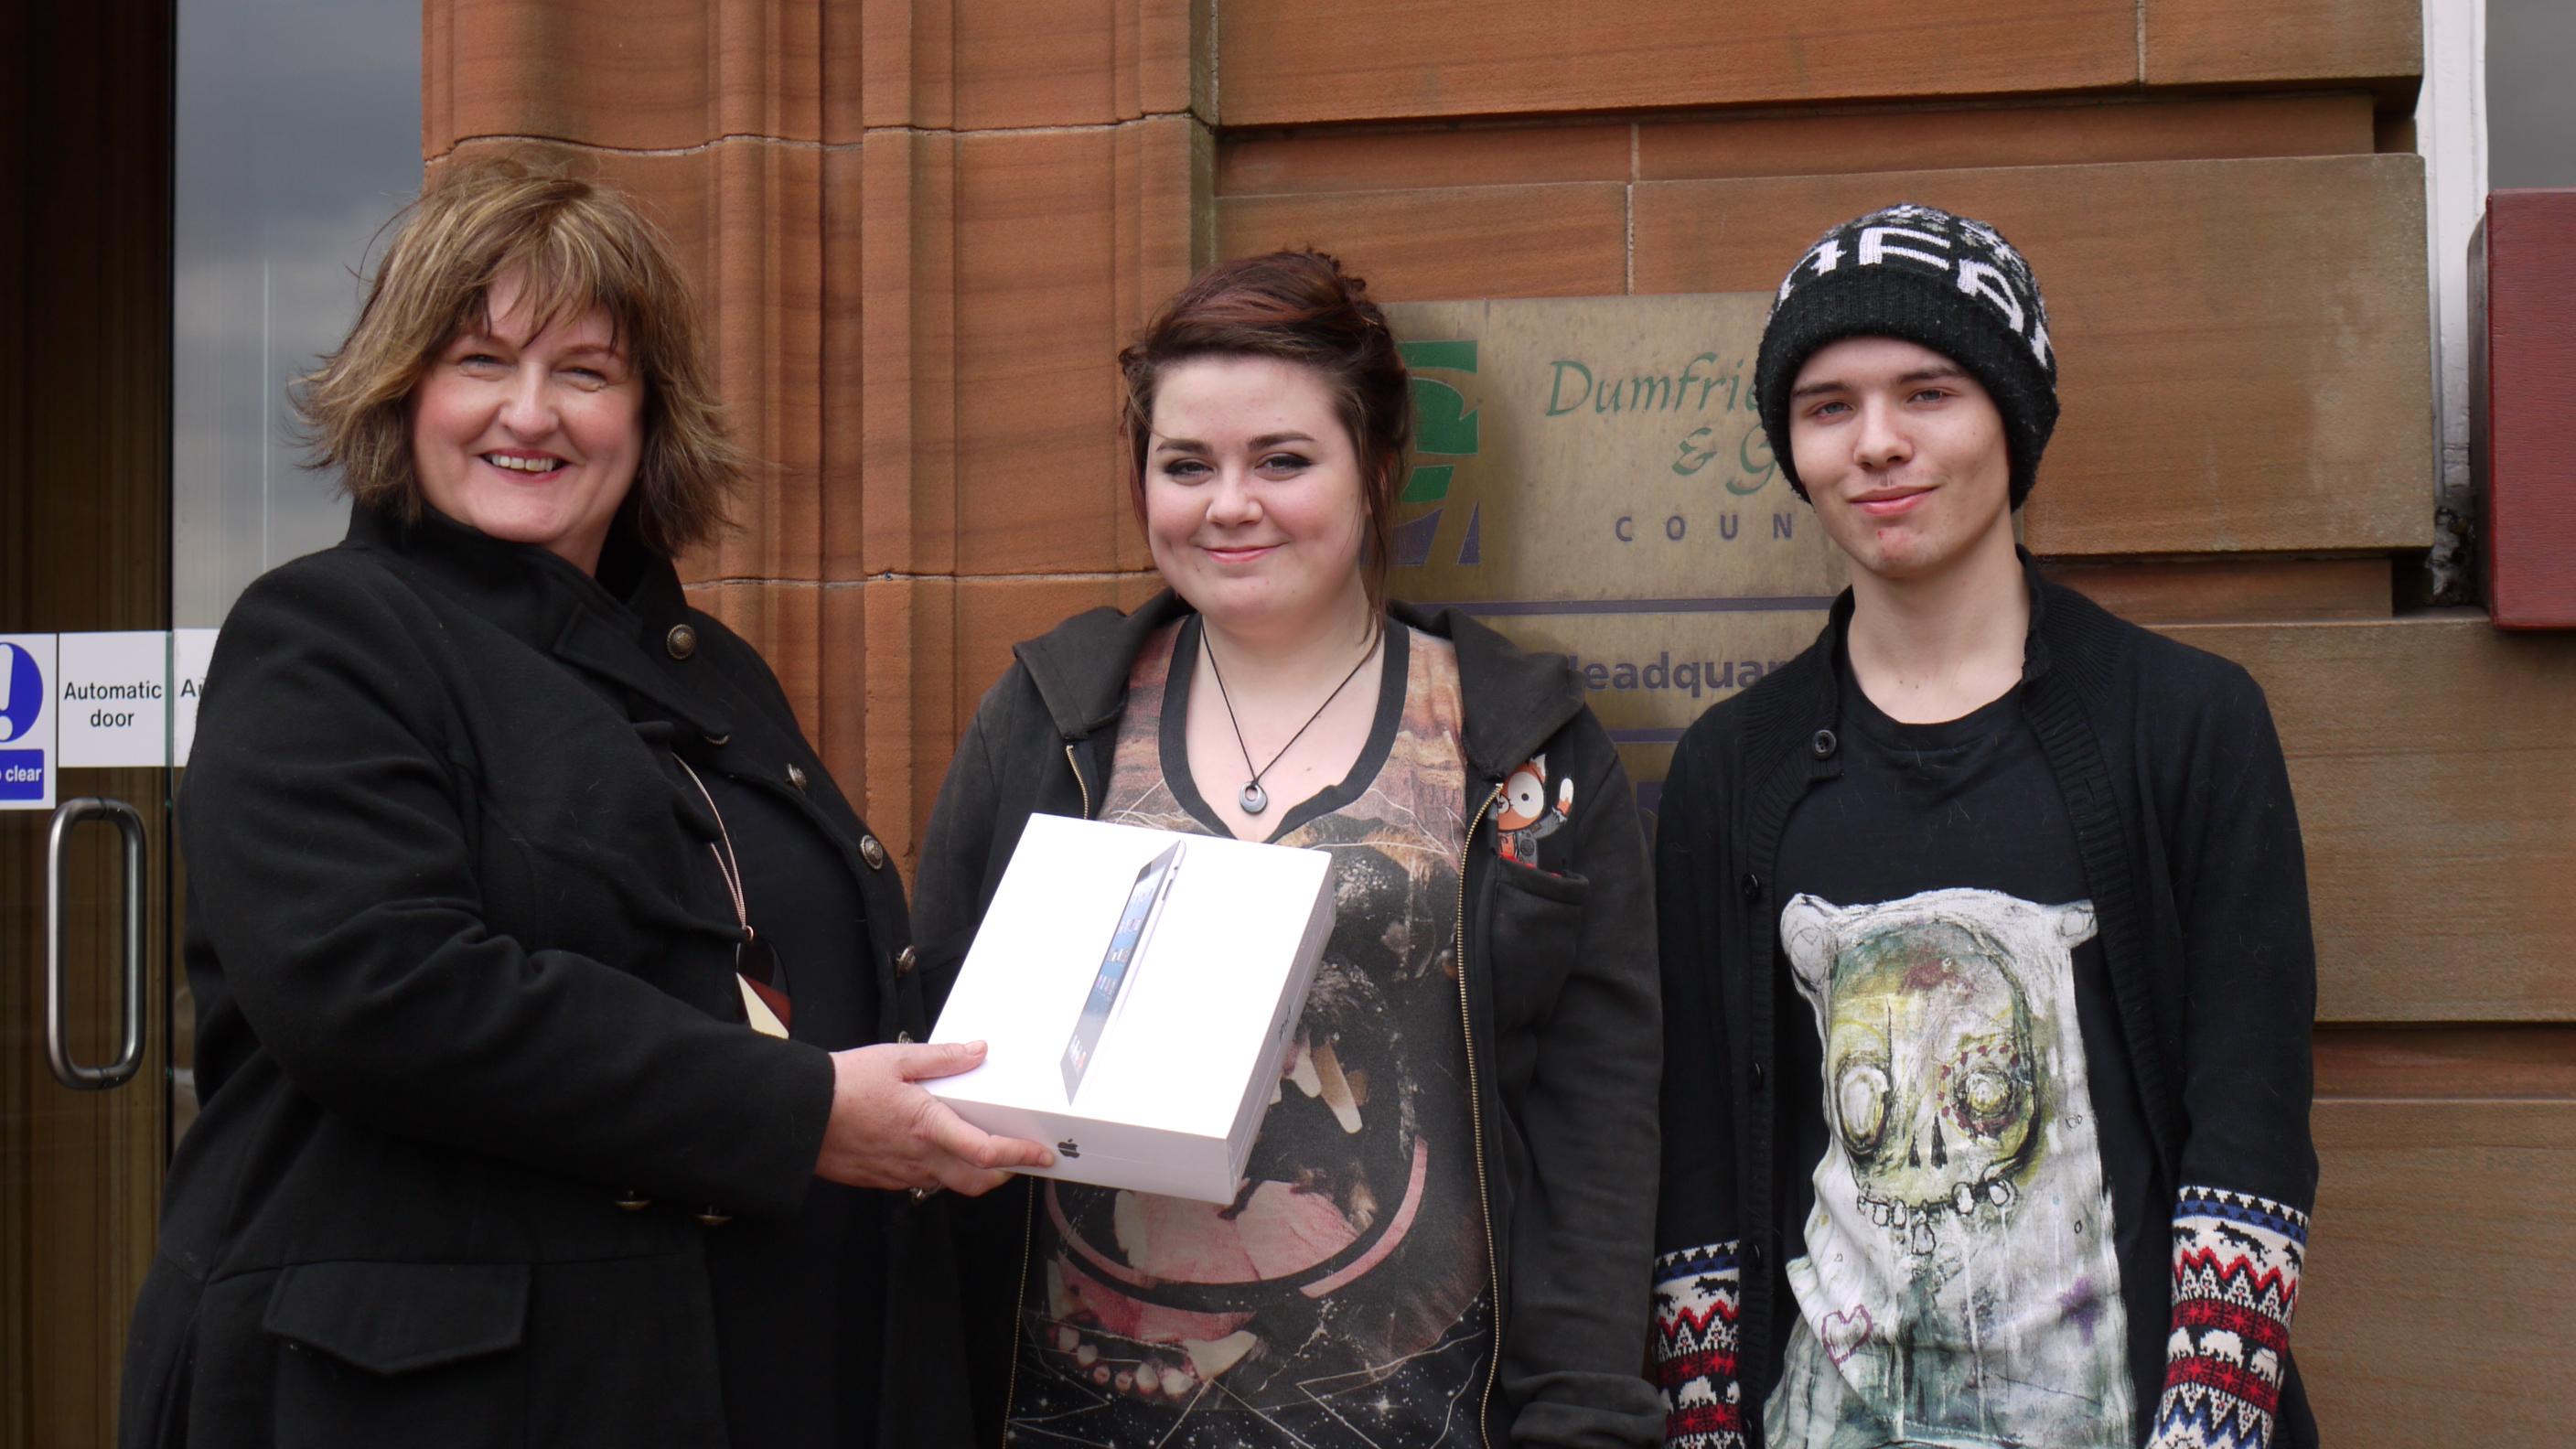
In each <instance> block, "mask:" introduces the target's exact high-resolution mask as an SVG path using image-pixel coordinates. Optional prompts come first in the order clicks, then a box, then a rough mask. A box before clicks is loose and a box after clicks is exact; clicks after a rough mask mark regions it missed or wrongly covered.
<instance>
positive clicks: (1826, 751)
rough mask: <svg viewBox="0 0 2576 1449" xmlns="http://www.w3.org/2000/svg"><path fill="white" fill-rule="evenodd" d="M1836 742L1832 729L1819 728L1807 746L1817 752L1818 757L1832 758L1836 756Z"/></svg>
mask: <svg viewBox="0 0 2576 1449" xmlns="http://www.w3.org/2000/svg"><path fill="white" fill-rule="evenodd" d="M1834 744H1835V741H1834V732H1833V731H1832V730H1818V731H1816V733H1815V735H1814V736H1813V737H1812V738H1810V739H1809V740H1808V741H1807V748H1808V749H1811V750H1813V751H1815V752H1816V758H1817V759H1819V760H1830V759H1832V758H1833V757H1834Z"/></svg>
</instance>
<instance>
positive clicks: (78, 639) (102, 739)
mask: <svg viewBox="0 0 2576 1449" xmlns="http://www.w3.org/2000/svg"><path fill="white" fill-rule="evenodd" d="M60 638H61V640H62V645H61V654H60V664H59V667H58V670H57V672H58V673H59V674H60V675H61V680H62V682H61V684H60V685H59V686H58V687H57V688H56V689H55V691H54V695H55V703H56V707H57V715H58V718H57V720H56V723H55V730H56V735H57V738H58V739H59V740H60V742H61V748H62V762H63V765H64V767H65V768H67V769H79V768H85V767H99V766H111V767H112V766H124V765H150V766H155V767H157V766H161V765H166V764H168V763H169V762H170V715H169V710H170V688H169V678H170V636H169V635H168V634H166V633H163V632H161V631H159V630H157V629H156V630H150V631H138V632H135V633H128V634H64V635H61V636H60Z"/></svg>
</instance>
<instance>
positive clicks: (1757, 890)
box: [1736, 870, 1762, 906]
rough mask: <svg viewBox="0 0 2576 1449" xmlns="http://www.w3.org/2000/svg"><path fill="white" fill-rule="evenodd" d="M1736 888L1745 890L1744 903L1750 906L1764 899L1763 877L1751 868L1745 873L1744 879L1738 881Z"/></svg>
mask: <svg viewBox="0 0 2576 1449" xmlns="http://www.w3.org/2000/svg"><path fill="white" fill-rule="evenodd" d="M1736 888H1737V889H1738V890H1741V891H1743V892H1744V903H1745V904H1746V905H1748V906H1749V905H1752V904H1753V903H1754V902H1756V901H1759V900H1760V899H1762V878H1761V877H1759V876H1757V875H1755V874H1754V873H1753V872H1751V871H1749V870H1748V871H1746V872H1745V873H1744V879H1742V880H1740V881H1738V882H1736Z"/></svg>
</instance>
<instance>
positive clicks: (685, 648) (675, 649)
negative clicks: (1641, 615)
mask: <svg viewBox="0 0 2576 1449" xmlns="http://www.w3.org/2000/svg"><path fill="white" fill-rule="evenodd" d="M662 647H663V648H665V649H668V650H670V651H671V657H672V658H674V659H686V658H688V657H689V656H690V655H692V654H695V653H697V652H698V631H697V630H695V629H692V628H690V627H689V626H688V625H686V624H674V625H672V626H671V632H670V633H668V634H665V635H663V636H662Z"/></svg>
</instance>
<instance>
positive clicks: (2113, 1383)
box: [1765, 889, 2134, 1449]
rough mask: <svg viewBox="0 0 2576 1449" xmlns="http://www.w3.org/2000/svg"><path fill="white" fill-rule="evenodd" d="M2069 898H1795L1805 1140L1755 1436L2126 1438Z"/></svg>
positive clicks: (2083, 910)
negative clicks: (1799, 1216) (1793, 1243)
mask: <svg viewBox="0 0 2576 1449" xmlns="http://www.w3.org/2000/svg"><path fill="white" fill-rule="evenodd" d="M2093 930H2094V923H2093V911H2092V907H2091V906H2090V905H2089V904H2085V903H2080V902H2079V903H2076V904H2072V905H2056V906H2041V905H2033V904H2031V903H2030V902H2028V901H2024V900H2020V899H2017V898H2015V897H2013V896H2009V895H2005V894H2003V893H2001V892H1998V891H1990V890H1966V889H1950V890H1935V891H1926V892H1923V893H1922V894H1919V895H1914V896H1909V897H1907V898H1905V899H1903V900H1897V901H1889V902H1885V903H1881V904H1874V905H1857V906H1837V905H1834V904H1831V903H1829V902H1826V901H1823V900H1819V899H1818V898H1816V897H1814V896H1812V895H1801V896H1799V897H1797V898H1796V899H1794V900H1792V901H1791V902H1790V903H1789V904H1788V906H1787V907H1786V908H1785V909H1783V910H1782V911H1781V913H1780V941H1781V945H1782V947H1783V949H1784V950H1785V952H1786V954H1787V956H1788V959H1789V964H1790V967H1791V969H1792V971H1793V972H1794V973H1795V977H1796V980H1797V984H1798V988H1799V991H1800V992H1801V994H1803V995H1804V996H1805V997H1806V999H1807V1001H1808V1004H1809V1005H1810V1006H1811V1007H1813V1008H1814V1012H1815V1019H1816V1022H1817V1028H1818V1031H1819V1032H1820V1034H1821V1035H1822V1036H1823V1038H1824V1042H1823V1045H1824V1071H1823V1073H1822V1076H1823V1081H1822V1087H1823V1091H1824V1098H1825V1100H1824V1110H1825V1121H1826V1125H1827V1128H1828V1129H1829V1130H1828V1132H1827V1135H1826V1147H1825V1152H1824V1157H1823V1159H1822V1160H1821V1161H1819V1162H1818V1163H1817V1164H1816V1166H1815V1190H1816V1197H1815V1206H1814V1208H1813V1209H1812V1210H1811V1212H1810V1213H1809V1215H1808V1218H1807V1223H1806V1253H1805V1255H1804V1256H1802V1257H1800V1258H1798V1259H1796V1260H1794V1261H1792V1262H1791V1263H1790V1264H1789V1270H1788V1271H1789V1282H1790V1285H1791V1287H1792V1289H1793V1290H1794V1291H1795V1292H1796V1294H1797V1299H1798V1307H1799V1315H1800V1316H1799V1322H1798V1323H1797V1325H1795V1326H1794V1327H1793V1328H1792V1330H1791V1335H1790V1341H1789V1348H1788V1357H1787V1362H1786V1364H1785V1366H1784V1372H1783V1375H1782V1379H1781V1382H1780V1387H1779V1389H1778V1390H1777V1391H1776V1392H1775V1393H1774V1394H1773V1395H1772V1396H1771V1400H1770V1402H1769V1404H1768V1405H1767V1406H1766V1416H1765V1417H1766V1420H1768V1421H1770V1426H1771V1427H1770V1438H1771V1441H1772V1442H1774V1443H1784V1444H1803V1445H1817V1446H1830V1449H1845V1446H1850V1449H1862V1446H1876V1445H1880V1444H1885V1443H1890V1442H1905V1443H1917V1442H1920V1443H1927V1444H1946V1445H2014V1444H2035V1443H2049V1444H2063V1445H2079V1444H2082V1445H2090V1444H2094V1443H2097V1442H2098V1443H2101V1444H2104V1445H2111V1444H2123V1443H2126V1442H2127V1439H2128V1433H2129V1425H2130V1423H2131V1419H2132V1413H2131V1411H2132V1407H2133V1402H2132V1401H2133V1398H2134V1395H2133V1393H2132V1389H2131V1384H2130V1378H2129V1373H2128V1367H2127V1344H2126V1334H2125V1332H2124V1323H2123V1316H2122V1311H2121V1300H2120V1267H2119V1261H2118V1258H2117V1255H2116V1251H2115V1248H2114V1244H2113V1224H2112V1220H2111V1216H2112V1214H2111V1199H2110V1194H2109V1191H2108V1189H2107V1186H2106V1184H2105V1181H2104V1176H2103V1169H2102V1159H2101V1152H2100V1148H2099V1145H2098V1138H2097V1136H2096V1129H2095V1125H2094V1123H2093V1120H2092V1113H2091V1099H2090V1096H2089V1094H2088V1092H2087V1088H2086V1061H2085V1052H2084V1043H2083V1038H2082V1035H2081V1033H2080V1029H2079V1026H2078V1022H2077V1017H2076V1004H2075V983H2074V968H2073V955H2072V953H2073V950H2074V948H2075V947H2076V946H2077V945H2079V944H2081V943H2082V942H2084V941H2086V940H2089V939H2090V938H2091V937H2092V935H2093Z"/></svg>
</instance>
